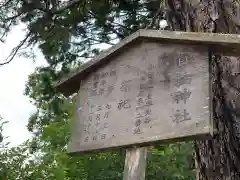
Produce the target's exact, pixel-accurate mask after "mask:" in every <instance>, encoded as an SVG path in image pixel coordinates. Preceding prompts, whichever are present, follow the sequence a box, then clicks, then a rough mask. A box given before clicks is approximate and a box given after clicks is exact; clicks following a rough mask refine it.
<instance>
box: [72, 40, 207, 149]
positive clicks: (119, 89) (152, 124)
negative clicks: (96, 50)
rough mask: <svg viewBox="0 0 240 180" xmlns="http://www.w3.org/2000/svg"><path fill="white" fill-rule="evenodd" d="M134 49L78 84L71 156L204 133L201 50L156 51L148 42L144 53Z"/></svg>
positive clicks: (204, 68)
mask: <svg viewBox="0 0 240 180" xmlns="http://www.w3.org/2000/svg"><path fill="white" fill-rule="evenodd" d="M148 43H149V44H148ZM136 46H137V48H136V49H131V48H130V49H126V51H124V52H123V54H120V55H119V56H116V57H113V59H112V60H111V61H110V62H109V63H107V64H106V65H105V66H102V67H100V68H99V69H97V70H96V71H94V72H92V74H89V75H88V76H87V78H86V79H85V80H84V82H83V83H82V84H81V87H80V91H79V109H80V111H79V113H78V119H77V121H79V124H80V125H79V127H74V128H75V131H76V132H77V133H79V135H78V136H77V135H76V136H75V137H73V138H72V139H73V143H72V146H71V148H72V149H71V151H75V150H76V147H77V148H78V151H88V150H94V149H104V148H111V147H118V146H125V145H129V144H136V143H145V142H151V141H152V142H155V141H159V140H162V139H168V138H177V137H180V136H182V134H184V136H189V137H192V136H193V135H195V134H201V135H202V134H203V131H208V128H205V127H206V126H207V125H208V123H209V119H208V118H209V112H208V108H206V107H208V106H209V104H208V103H209V100H207V98H208V96H209V82H208V80H209V78H208V75H209V72H208V71H209V68H208V51H207V49H206V51H201V52H198V51H196V50H198V48H191V47H189V46H187V45H181V46H179V45H171V44H167V45H161V46H160V47H159V43H150V42H146V46H147V47H146V48H145V47H144V46H143V47H142V45H140V44H139V45H136ZM143 49H146V51H144V50H143ZM203 107H204V108H203ZM200 121H201V123H199V122H200ZM196 124H198V126H196V127H195V125H196ZM191 128H193V129H191ZM183 131H184V132H183ZM77 133H76V134H77ZM206 133H207V132H206Z"/></svg>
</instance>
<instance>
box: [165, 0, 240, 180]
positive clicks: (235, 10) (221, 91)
mask: <svg viewBox="0 0 240 180" xmlns="http://www.w3.org/2000/svg"><path fill="white" fill-rule="evenodd" d="M239 3H240V2H239V1H238V0H165V4H164V8H163V9H164V12H165V19H167V21H168V24H169V28H170V29H171V30H180V31H195V32H211V33H239V32H240V4H239ZM209 61H210V62H211V63H212V92H213V118H214V125H215V131H214V137H213V139H212V140H208V141H197V142H195V151H196V152H195V158H196V162H197V165H196V166H197V169H198V170H199V171H197V179H198V180H238V179H240V173H239V172H240V146H239V145H240V95H239V94H240V58H235V57H229V56H224V55H223V54H215V53H214V52H209Z"/></svg>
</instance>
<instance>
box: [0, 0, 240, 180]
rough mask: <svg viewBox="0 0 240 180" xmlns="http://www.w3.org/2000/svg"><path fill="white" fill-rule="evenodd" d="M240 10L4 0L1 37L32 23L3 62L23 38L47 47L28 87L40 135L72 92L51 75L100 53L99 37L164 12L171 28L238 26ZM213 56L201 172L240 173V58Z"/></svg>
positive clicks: (196, 0)
mask: <svg viewBox="0 0 240 180" xmlns="http://www.w3.org/2000/svg"><path fill="white" fill-rule="evenodd" d="M13 5H14V6H13ZM159 5H160V6H159ZM239 14H240V7H239V1H238V0H189V1H186V0H161V1H150V0H142V1H139V0H121V1H120V0H112V1H106V0H98V1H88V0H72V1H63V0H62V1H61V0H59V1H56V0H34V1H33V0H21V1H17V0H5V1H1V4H0V21H1V23H0V24H1V26H2V29H3V37H4V36H5V35H6V34H7V33H6V32H7V31H8V30H9V29H10V28H11V27H12V26H13V25H14V24H15V23H17V22H23V23H25V24H26V25H27V29H26V37H25V38H24V39H23V41H22V42H20V44H19V46H17V47H16V48H15V49H14V50H13V52H12V54H11V56H10V57H9V59H7V60H6V61H5V62H3V63H2V64H5V63H8V62H10V61H11V60H12V57H14V56H15V54H16V52H17V51H18V50H19V49H21V47H23V46H25V45H26V46H31V45H34V44H38V45H39V47H40V49H41V50H42V52H43V54H44V55H45V58H46V60H47V62H48V64H49V65H48V66H46V67H40V68H38V69H37V71H36V72H35V73H34V74H32V75H31V76H30V77H29V83H28V85H27V87H26V94H27V95H29V96H30V97H31V98H32V99H33V101H34V103H35V105H36V106H37V107H38V111H37V112H36V113H35V114H34V115H33V116H32V117H31V118H30V121H29V126H28V127H29V130H30V131H32V132H34V134H35V135H36V137H39V135H42V134H43V133H44V132H45V129H46V128H47V127H48V126H49V125H50V124H52V123H55V121H57V122H59V121H61V120H67V119H69V113H68V111H67V110H66V109H65V106H64V107H63V106H62V103H66V102H67V103H66V104H69V103H72V101H73V99H70V100H69V99H67V100H66V99H65V98H64V97H62V96H61V95H60V94H57V93H56V92H55V90H54V88H53V86H52V82H53V81H55V80H59V79H60V78H61V77H62V76H63V75H64V74H66V73H68V72H69V71H70V70H71V69H72V68H74V67H76V66H78V65H79V64H81V62H82V60H84V59H86V58H89V57H92V56H93V55H95V54H97V53H99V49H98V48H97V46H96V45H102V44H108V45H110V46H111V45H113V44H115V43H116V42H117V41H118V40H121V39H122V38H124V37H126V36H127V35H129V34H130V33H132V32H134V31H136V30H137V29H139V28H145V27H146V26H147V25H148V24H149V28H155V29H158V28H159V20H160V19H166V20H167V22H168V24H169V27H168V29H169V30H173V31H176V30H178V31H195V32H211V33H238V32H239V25H240V18H239ZM149 19H150V20H149ZM1 39H2V38H1ZM98 47H99V46H98ZM209 61H210V62H211V63H212V70H213V72H212V84H213V87H212V88H213V89H212V92H213V94H214V95H213V106H214V108H213V119H214V123H215V127H216V129H215V132H214V137H213V139H212V140H208V141H197V142H195V151H196V162H197V167H198V169H199V173H198V175H197V177H198V179H199V180H206V179H210V180H211V179H220V180H225V179H234V178H235V179H240V175H239V173H238V172H239V168H240V166H239V163H240V156H239V151H240V150H239V149H240V148H239V143H240V142H239V138H240V137H239V132H240V130H239V126H240V125H239V123H238V120H239V114H240V99H239V96H238V94H239V91H240V89H239V87H240V86H239V82H240V81H239V80H240V79H239V78H240V75H239V70H240V69H239V68H240V66H239V60H238V59H237V58H233V57H228V56H225V55H223V54H216V53H215V52H214V51H212V52H210V56H209ZM36 141H37V139H36ZM38 145H39V143H38ZM33 147H35V146H33ZM214 172H215V173H214Z"/></svg>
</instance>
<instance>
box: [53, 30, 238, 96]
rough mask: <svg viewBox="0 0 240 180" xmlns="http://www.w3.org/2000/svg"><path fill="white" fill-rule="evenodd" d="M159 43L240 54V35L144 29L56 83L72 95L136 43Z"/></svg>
mask: <svg viewBox="0 0 240 180" xmlns="http://www.w3.org/2000/svg"><path fill="white" fill-rule="evenodd" d="M146 40H148V41H155V42H161V43H165V44H169V43H170V44H189V45H193V46H194V45H204V46H205V47H206V48H208V49H210V50H211V51H215V52H219V53H221V54H225V55H232V54H238V55H239V54H240V51H239V49H240V36H239V35H238V34H218V33H199V32H197V33H196V32H179V31H159V30H149V29H148V30H146V29H141V30H139V31H137V32H135V33H133V34H131V35H130V36H128V37H126V38H125V39H123V40H122V41H120V42H119V43H118V44H116V45H115V46H113V47H112V48H110V49H108V50H107V51H104V52H102V53H100V54H99V56H97V57H95V58H94V59H92V60H91V61H88V62H87V63H85V64H83V65H82V66H81V67H80V68H79V69H76V70H75V71H74V72H72V73H70V74H68V75H66V76H65V77H64V78H63V79H62V80H61V81H59V82H57V83H56V84H55V86H56V88H57V89H58V90H59V91H60V92H62V93H63V94H65V95H66V96H69V95H71V94H73V93H76V92H77V91H78V89H79V83H78V82H79V81H80V80H81V79H85V77H86V76H87V75H88V74H89V73H91V72H94V71H95V69H96V68H98V67H99V66H101V65H104V64H105V63H107V62H108V61H109V60H111V59H112V58H113V57H114V56H116V55H117V54H119V53H124V52H125V50H126V49H128V47H129V46H132V44H136V43H141V42H142V41H146Z"/></svg>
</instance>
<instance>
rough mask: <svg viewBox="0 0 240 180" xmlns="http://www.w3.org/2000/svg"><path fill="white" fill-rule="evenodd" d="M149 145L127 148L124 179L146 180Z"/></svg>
mask: <svg viewBox="0 0 240 180" xmlns="http://www.w3.org/2000/svg"><path fill="white" fill-rule="evenodd" d="M146 159H147V147H142V148H132V149H127V150H126V158H125V166H124V174H123V180H145V170H146Z"/></svg>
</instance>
